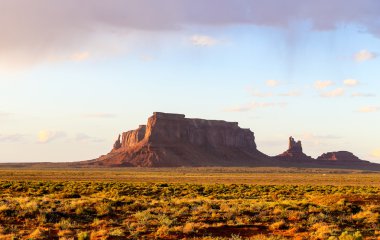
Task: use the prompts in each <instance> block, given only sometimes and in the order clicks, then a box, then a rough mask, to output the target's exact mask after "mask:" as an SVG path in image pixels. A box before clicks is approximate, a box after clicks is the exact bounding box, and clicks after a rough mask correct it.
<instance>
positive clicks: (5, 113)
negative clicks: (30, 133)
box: [0, 112, 12, 117]
mask: <svg viewBox="0 0 380 240" xmlns="http://www.w3.org/2000/svg"><path fill="white" fill-rule="evenodd" d="M10 115H12V114H11V113H7V112H0V117H9V116H10Z"/></svg>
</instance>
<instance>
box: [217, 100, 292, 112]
mask: <svg viewBox="0 0 380 240" xmlns="http://www.w3.org/2000/svg"><path fill="white" fill-rule="evenodd" d="M285 106H286V103H283V102H252V103H249V104H245V105H242V106H237V107H232V108H226V109H224V111H225V112H247V111H251V110H255V109H259V108H271V107H285Z"/></svg>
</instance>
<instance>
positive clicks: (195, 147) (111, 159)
mask: <svg viewBox="0 0 380 240" xmlns="http://www.w3.org/2000/svg"><path fill="white" fill-rule="evenodd" d="M271 160H272V159H271V158H270V157H268V156H266V155H265V154H263V153H261V152H260V151H258V150H257V148H256V144H255V137H254V134H253V132H252V131H251V130H250V129H243V128H240V127H239V126H238V123H237V122H226V121H220V120H204V119H192V118H185V115H183V114H171V113H162V112H155V113H153V116H151V117H150V118H149V119H148V122H147V124H146V125H140V126H139V127H138V128H137V129H136V130H132V131H128V132H124V133H122V134H121V135H119V137H118V138H117V140H116V142H115V143H114V145H113V148H112V150H111V151H110V153H108V154H107V155H104V156H101V157H99V158H98V159H95V160H91V161H87V163H88V164H91V165H99V166H102V165H103V166H139V167H178V166H261V165H266V164H268V163H266V161H271Z"/></svg>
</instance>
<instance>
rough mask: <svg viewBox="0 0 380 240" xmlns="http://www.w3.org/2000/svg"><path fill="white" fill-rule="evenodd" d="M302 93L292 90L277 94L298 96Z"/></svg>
mask: <svg viewBox="0 0 380 240" xmlns="http://www.w3.org/2000/svg"><path fill="white" fill-rule="evenodd" d="M301 95H302V93H301V92H300V91H296V90H292V91H288V92H284V93H280V94H278V96H280V97H298V96H301Z"/></svg>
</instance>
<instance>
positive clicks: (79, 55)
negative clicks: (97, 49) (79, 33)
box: [70, 52, 90, 62]
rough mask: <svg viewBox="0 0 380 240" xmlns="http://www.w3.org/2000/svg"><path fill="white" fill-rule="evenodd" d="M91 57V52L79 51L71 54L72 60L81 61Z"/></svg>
mask: <svg viewBox="0 0 380 240" xmlns="http://www.w3.org/2000/svg"><path fill="white" fill-rule="evenodd" d="M89 57H90V53H89V52H78V53H74V54H72V55H71V56H70V59H71V60H72V61H76V62H80V61H84V60H87V59H88V58H89Z"/></svg>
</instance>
